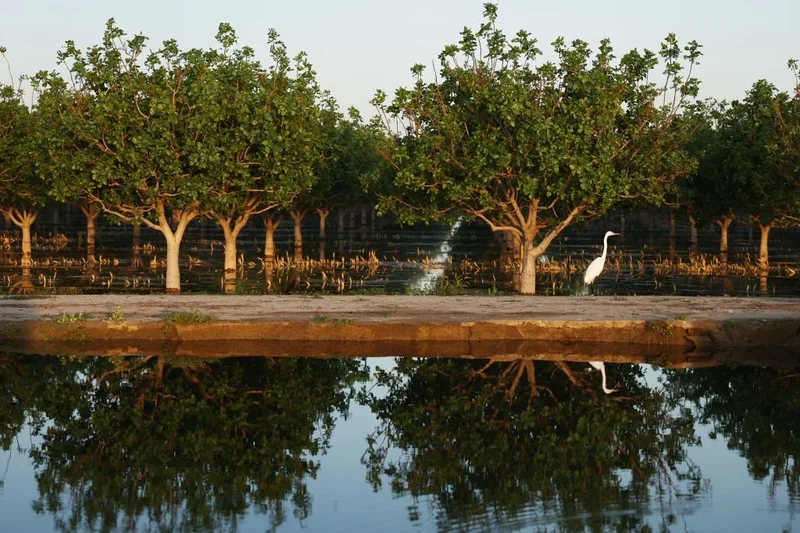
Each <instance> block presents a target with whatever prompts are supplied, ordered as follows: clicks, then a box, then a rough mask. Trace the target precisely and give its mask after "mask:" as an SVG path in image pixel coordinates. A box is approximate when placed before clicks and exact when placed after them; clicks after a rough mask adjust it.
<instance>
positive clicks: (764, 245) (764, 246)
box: [758, 222, 772, 269]
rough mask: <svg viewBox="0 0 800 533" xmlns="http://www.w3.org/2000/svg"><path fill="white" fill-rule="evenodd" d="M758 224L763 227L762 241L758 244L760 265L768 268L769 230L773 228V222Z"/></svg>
mask: <svg viewBox="0 0 800 533" xmlns="http://www.w3.org/2000/svg"><path fill="white" fill-rule="evenodd" d="M758 226H759V227H760V228H761V242H760V243H759V245H758V265H759V266H760V267H761V268H763V269H766V268H767V267H769V231H770V230H771V229H772V223H770V224H761V223H760V222H759V223H758Z"/></svg>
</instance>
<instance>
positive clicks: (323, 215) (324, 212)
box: [317, 209, 331, 241]
mask: <svg viewBox="0 0 800 533" xmlns="http://www.w3.org/2000/svg"><path fill="white" fill-rule="evenodd" d="M317 214H318V215H319V240H321V241H324V240H325V223H326V222H327V220H328V215H330V214H331V212H330V210H328V209H317Z"/></svg>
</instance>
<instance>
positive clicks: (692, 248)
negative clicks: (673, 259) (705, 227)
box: [689, 216, 697, 256]
mask: <svg viewBox="0 0 800 533" xmlns="http://www.w3.org/2000/svg"><path fill="white" fill-rule="evenodd" d="M689 255H691V256H695V255H697V221H696V220H695V219H694V217H693V216H689Z"/></svg>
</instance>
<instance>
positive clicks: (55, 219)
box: [50, 206, 61, 235]
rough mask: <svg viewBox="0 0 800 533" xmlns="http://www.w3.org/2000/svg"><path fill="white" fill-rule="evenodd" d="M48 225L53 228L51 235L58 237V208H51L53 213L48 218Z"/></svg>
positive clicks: (59, 218)
mask: <svg viewBox="0 0 800 533" xmlns="http://www.w3.org/2000/svg"><path fill="white" fill-rule="evenodd" d="M50 224H51V225H52V228H53V235H58V233H59V232H58V230H59V229H60V225H61V215H60V214H59V206H56V207H54V208H53V213H52V215H51V216H50Z"/></svg>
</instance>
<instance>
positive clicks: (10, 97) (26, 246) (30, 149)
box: [0, 47, 46, 267]
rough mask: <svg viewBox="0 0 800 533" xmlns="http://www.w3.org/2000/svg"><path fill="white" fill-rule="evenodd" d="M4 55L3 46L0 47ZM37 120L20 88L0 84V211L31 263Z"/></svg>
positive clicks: (40, 199) (38, 194) (37, 200)
mask: <svg viewBox="0 0 800 533" xmlns="http://www.w3.org/2000/svg"><path fill="white" fill-rule="evenodd" d="M0 55H2V57H3V59H5V48H3V47H0ZM36 135H37V132H36V121H35V120H34V119H33V117H32V113H31V111H30V110H29V109H28V107H27V106H26V105H25V104H24V103H23V102H22V91H21V90H20V89H19V88H17V87H14V80H13V79H12V80H11V85H5V84H0V213H3V215H4V216H5V217H7V218H8V219H10V220H11V222H13V223H14V225H16V226H18V227H19V228H20V230H21V231H22V261H21V262H22V266H23V267H29V266H31V264H32V262H33V261H32V252H31V226H32V225H33V223H34V222H35V221H36V217H37V216H38V214H39V208H40V207H41V206H42V205H43V204H44V203H45V201H46V195H45V191H46V189H45V187H44V184H43V182H42V180H41V177H40V174H39V173H38V172H37V169H36V160H37V158H38V152H37V150H36V149H35V142H36Z"/></svg>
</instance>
